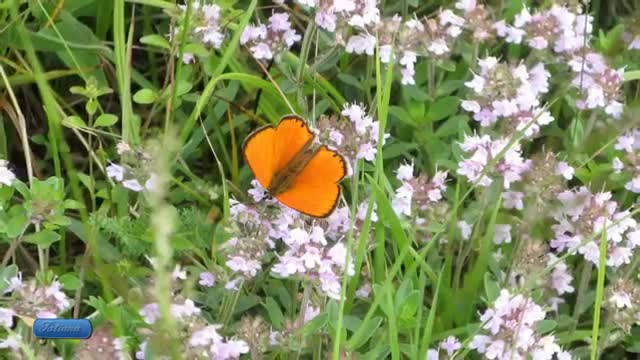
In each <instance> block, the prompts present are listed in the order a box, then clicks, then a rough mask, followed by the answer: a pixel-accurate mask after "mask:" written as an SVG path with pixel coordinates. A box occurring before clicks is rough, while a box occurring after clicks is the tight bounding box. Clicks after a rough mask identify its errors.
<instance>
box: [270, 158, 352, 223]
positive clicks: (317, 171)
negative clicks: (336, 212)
mask: <svg viewBox="0 0 640 360" xmlns="http://www.w3.org/2000/svg"><path fill="white" fill-rule="evenodd" d="M346 174H347V166H346V163H345V161H344V158H343V157H342V156H340V154H338V153H337V152H335V151H333V150H330V149H329V148H328V147H327V146H326V145H323V146H322V147H320V149H319V150H318V152H317V153H316V154H315V155H314V157H313V158H311V160H310V161H309V163H308V164H307V166H306V167H304V168H303V169H302V171H301V172H300V174H298V176H297V177H296V178H295V180H294V181H293V183H292V184H291V186H290V187H289V189H287V190H285V191H284V192H282V193H280V194H278V195H277V196H276V199H278V200H279V201H280V202H281V203H283V204H284V205H286V206H288V207H290V208H292V209H295V210H297V211H299V212H301V213H303V214H306V215H309V216H313V217H317V218H324V217H327V216H329V215H330V214H331V213H332V212H333V209H335V207H336V205H337V204H338V198H339V197H340V185H338V184H339V183H340V181H341V180H342V178H344V176H345V175H346Z"/></svg>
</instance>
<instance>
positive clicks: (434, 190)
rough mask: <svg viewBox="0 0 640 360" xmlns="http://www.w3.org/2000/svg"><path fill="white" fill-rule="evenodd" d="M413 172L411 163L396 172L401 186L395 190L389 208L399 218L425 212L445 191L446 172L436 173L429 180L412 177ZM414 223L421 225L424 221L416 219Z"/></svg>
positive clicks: (423, 176)
mask: <svg viewBox="0 0 640 360" xmlns="http://www.w3.org/2000/svg"><path fill="white" fill-rule="evenodd" d="M413 171H414V170H413V163H411V164H403V165H400V167H398V170H397V171H396V178H397V179H398V180H400V181H401V182H402V185H400V187H399V188H397V189H396V192H395V195H394V197H393V199H392V200H391V206H392V207H393V210H394V211H395V212H396V214H398V215H399V216H400V215H405V216H411V215H412V213H415V212H416V211H418V212H419V211H424V210H426V209H427V208H428V207H429V205H431V204H433V203H436V202H438V201H440V200H441V199H442V193H443V192H444V191H445V190H446V186H445V181H446V179H447V172H446V171H438V172H436V174H435V175H434V176H433V178H431V179H428V178H427V177H426V176H425V175H420V176H418V177H414V175H413ZM416 221H417V223H418V224H421V223H424V222H425V219H422V218H418V219H417V220H416Z"/></svg>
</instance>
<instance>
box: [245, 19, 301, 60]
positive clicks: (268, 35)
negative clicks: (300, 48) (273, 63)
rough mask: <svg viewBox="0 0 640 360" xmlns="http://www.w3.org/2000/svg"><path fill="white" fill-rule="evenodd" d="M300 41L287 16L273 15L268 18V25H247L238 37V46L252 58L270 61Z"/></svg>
mask: <svg viewBox="0 0 640 360" xmlns="http://www.w3.org/2000/svg"><path fill="white" fill-rule="evenodd" d="M300 39H302V36H300V34H298V32H297V31H296V30H295V29H294V28H292V27H291V22H290V21H289V14H287V13H274V14H273V15H271V17H269V24H268V25H265V24H258V25H248V26H247V27H246V28H245V29H244V32H243V33H242V36H241V37H240V44H242V45H245V46H247V47H248V48H249V51H251V55H252V56H253V57H254V58H256V59H258V60H271V59H273V58H274V57H275V56H277V55H278V54H279V53H281V52H282V51H285V50H288V49H289V48H291V46H293V44H295V43H297V42H298V41H300Z"/></svg>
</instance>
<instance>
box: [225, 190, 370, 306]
mask: <svg viewBox="0 0 640 360" xmlns="http://www.w3.org/2000/svg"><path fill="white" fill-rule="evenodd" d="M252 185H253V188H252V189H251V190H250V191H249V193H250V195H251V196H252V198H253V199H254V200H255V201H256V202H263V203H264V204H262V205H263V206H264V208H260V209H258V208H256V207H251V206H248V205H245V204H242V203H240V202H237V201H235V200H232V202H231V217H232V219H233V221H234V222H235V223H237V224H240V226H241V227H242V230H241V232H243V233H246V234H247V236H248V234H252V235H251V236H252V237H253V238H260V239H261V240H260V241H258V242H260V243H262V246H260V245H256V244H248V245H247V244H245V243H249V242H250V241H249V240H246V239H245V240H246V241H240V239H237V240H236V239H233V238H232V239H231V240H229V241H230V242H227V243H226V244H225V248H229V249H231V250H230V252H229V254H228V255H227V261H226V265H227V266H228V267H229V268H230V269H231V270H232V272H233V274H234V276H236V279H235V280H233V281H231V282H230V283H231V284H235V283H236V282H237V280H238V279H245V280H246V279H250V278H253V277H255V276H256V275H257V274H258V272H259V271H261V270H262V257H263V255H264V254H266V252H267V251H274V249H275V246H276V241H278V240H280V241H282V242H283V243H284V244H285V245H286V248H285V249H284V253H279V254H276V256H277V261H276V263H275V264H274V265H273V267H272V268H271V273H272V275H274V276H276V277H280V278H289V277H295V278H304V279H306V280H309V281H311V282H312V283H313V284H314V285H317V287H318V289H319V290H320V292H321V293H323V294H325V295H327V296H329V297H331V298H336V299H338V298H339V297H340V294H341V289H342V287H341V279H342V276H344V274H345V273H346V274H347V276H352V275H353V272H354V269H353V262H352V261H351V262H350V264H349V266H345V260H346V247H345V245H344V244H343V242H341V241H340V240H342V239H343V238H344V236H345V234H346V233H347V231H348V229H349V225H350V220H349V209H348V207H339V208H337V209H336V210H335V211H334V212H333V213H332V214H331V215H330V216H329V217H328V218H327V219H326V220H323V221H322V222H319V223H316V224H314V225H313V226H310V227H309V226H308V225H307V224H306V223H305V220H304V219H303V218H302V217H301V215H300V213H298V212H296V211H295V210H292V209H289V208H287V207H285V206H284V205H281V204H279V203H278V202H277V200H274V199H266V198H265V197H266V191H265V190H264V188H262V186H260V184H259V183H258V182H257V181H253V182H252ZM367 203H368V202H365V203H363V204H362V205H364V206H360V207H359V211H358V218H359V219H363V218H364V214H365V213H366V205H367ZM372 220H373V221H375V220H376V214H375V213H373V214H372ZM256 243H257V242H256ZM329 243H332V244H333V245H330V244H329ZM227 285H228V286H227V289H233V288H235V286H233V285H229V284H227Z"/></svg>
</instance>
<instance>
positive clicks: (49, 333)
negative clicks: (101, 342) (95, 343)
mask: <svg viewBox="0 0 640 360" xmlns="http://www.w3.org/2000/svg"><path fill="white" fill-rule="evenodd" d="M92 332H93V327H92V326H91V321H89V320H88V319H36V321H35V322H34V323H33V335H35V337H38V338H41V339H88V338H90V337H91V333H92Z"/></svg>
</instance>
